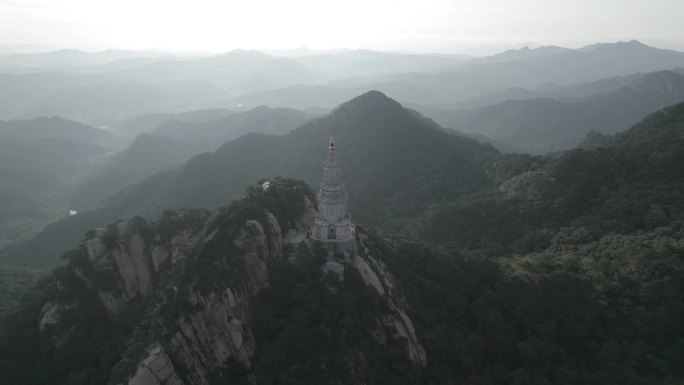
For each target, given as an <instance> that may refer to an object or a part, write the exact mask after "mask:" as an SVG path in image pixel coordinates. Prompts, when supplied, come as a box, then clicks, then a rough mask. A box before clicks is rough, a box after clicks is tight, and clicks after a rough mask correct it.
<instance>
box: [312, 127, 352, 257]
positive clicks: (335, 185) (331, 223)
mask: <svg viewBox="0 0 684 385" xmlns="http://www.w3.org/2000/svg"><path fill="white" fill-rule="evenodd" d="M329 148H330V155H329V156H328V159H327V160H326V161H325V163H324V164H323V165H324V167H323V181H322V182H321V188H320V192H319V193H318V215H317V216H316V218H315V219H314V227H313V233H312V236H313V239H314V240H316V241H320V242H322V243H323V244H324V245H326V246H327V247H328V248H336V249H337V250H339V251H341V252H344V251H347V250H350V249H352V248H353V247H354V235H355V234H354V226H353V225H352V222H351V217H350V215H349V213H348V212H347V198H348V194H347V190H346V187H345V185H344V182H343V181H342V163H341V162H340V161H339V160H337V158H335V139H334V138H333V137H330V146H329Z"/></svg>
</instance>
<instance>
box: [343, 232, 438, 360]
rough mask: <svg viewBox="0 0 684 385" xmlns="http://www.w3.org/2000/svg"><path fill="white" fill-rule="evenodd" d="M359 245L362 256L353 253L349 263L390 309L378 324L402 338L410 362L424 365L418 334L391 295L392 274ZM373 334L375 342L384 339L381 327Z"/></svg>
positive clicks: (392, 286)
mask: <svg viewBox="0 0 684 385" xmlns="http://www.w3.org/2000/svg"><path fill="white" fill-rule="evenodd" d="M360 246H361V247H362V248H364V249H365V251H366V253H365V256H360V255H356V256H354V258H353V259H352V263H351V264H352V266H353V267H354V269H356V270H357V271H358V272H359V274H360V275H361V277H362V278H363V280H364V282H365V283H366V285H368V286H370V287H372V288H374V289H375V290H376V291H377V292H378V294H380V295H381V296H383V297H385V298H386V299H387V302H388V303H389V306H390V309H391V312H390V313H389V314H385V315H384V316H383V317H382V324H383V325H384V326H385V327H386V328H387V329H389V330H390V331H393V333H391V336H392V337H393V338H403V339H405V340H406V342H407V349H408V357H409V360H411V362H413V363H414V364H416V365H420V366H425V365H427V362H428V360H427V354H426V353H425V348H423V345H422V344H421V343H420V341H419V340H418V337H416V331H415V329H414V327H413V322H411V319H410V318H409V317H408V315H407V314H406V311H404V309H403V308H402V306H401V305H402V304H401V303H400V302H399V301H398V300H397V299H396V298H394V296H393V295H392V291H393V289H394V287H395V283H394V278H393V277H392V274H391V273H390V272H389V271H388V270H387V268H386V267H385V265H384V264H383V263H382V262H381V261H379V260H377V259H376V258H373V257H372V256H370V255H369V254H368V249H367V248H365V246H364V245H363V243H362V242H361V243H360ZM374 335H375V337H376V339H377V340H378V342H381V343H384V339H385V338H386V336H385V332H384V331H383V330H382V329H378V330H377V331H376V332H375V333H374Z"/></svg>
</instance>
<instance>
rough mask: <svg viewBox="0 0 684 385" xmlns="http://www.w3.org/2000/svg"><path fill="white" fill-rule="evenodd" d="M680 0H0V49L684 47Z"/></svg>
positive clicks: (683, 8) (683, 1) (683, 11)
mask: <svg viewBox="0 0 684 385" xmlns="http://www.w3.org/2000/svg"><path fill="white" fill-rule="evenodd" d="M682 20H684V0H571V1H569V0H515V1H514V0H508V1H493V0H492V1H488V0H480V1H476V0H468V1H466V0H411V1H405V0H336V1H327V0H244V1H231V0H193V1H188V0H185V1H177V0H107V1H102V0H0V44H47V45H53V46H58V47H69V48H80V49H102V48H136V49H138V48H158V49H164V50H185V51H187V50H192V51H226V50H231V49H235V48H276V49H283V48H295V47H302V46H306V47H309V48H316V49H326V48H341V47H346V48H371V49H381V50H411V51H439V52H471V53H484V52H487V51H490V50H496V49H498V48H503V47H507V46H511V45H516V44H519V43H523V42H528V41H534V42H538V43H541V44H545V45H546V44H556V45H564V46H571V47H574V46H580V45H584V44H588V43H592V42H598V41H602V42H611V41H617V40H629V39H639V40H642V41H643V42H645V43H649V44H653V45H656V46H659V47H665V48H676V49H682V50H684V27H683V26H682V25H683V24H684V22H683V21H682Z"/></svg>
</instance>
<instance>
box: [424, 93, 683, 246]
mask: <svg viewBox="0 0 684 385" xmlns="http://www.w3.org/2000/svg"><path fill="white" fill-rule="evenodd" d="M683 117H684V104H678V105H675V106H672V107H668V108H665V109H664V110H662V111H659V112H656V113H654V114H652V115H650V116H648V117H647V118H646V119H644V120H643V121H642V122H641V123H639V124H637V125H636V126H634V127H632V128H631V129H629V130H627V131H626V132H624V133H621V134H618V135H616V136H615V137H614V138H612V139H606V140H605V141H606V142H607V144H605V145H604V146H599V147H595V148H590V149H575V150H571V151H568V152H565V153H563V154H561V155H559V156H558V157H557V158H544V157H529V156H512V155H511V156H507V157H503V158H501V159H499V160H497V161H496V162H493V163H492V164H491V172H492V175H498V176H496V178H498V179H499V180H500V183H499V185H498V187H497V188H496V189H495V190H494V191H493V192H492V194H491V195H490V196H488V197H487V196H481V197H479V198H477V199H473V200H471V201H469V202H461V203H459V204H449V205H443V206H441V207H433V208H432V209H431V210H430V211H429V212H428V213H427V214H426V215H425V216H423V218H422V220H419V221H418V222H417V223H416V225H415V228H414V229H415V230H416V231H417V234H420V236H421V237H425V238H426V239H431V240H435V241H440V242H454V244H457V245H460V246H462V247H467V248H484V249H490V250H505V251H507V252H508V251H518V252H520V251H529V250H536V249H539V248H545V247H547V246H548V245H549V244H550V243H552V242H553V241H554V240H556V239H562V238H567V237H570V238H573V237H574V238H576V241H577V242H580V241H581V242H580V243H584V242H589V241H592V240H596V239H598V238H599V237H600V236H602V235H604V234H608V233H623V234H627V233H631V232H633V231H638V230H649V231H650V230H653V229H655V228H657V227H659V226H674V223H676V222H677V221H678V220H681V218H682V215H683V214H684V199H683V198H682V196H681V194H680V191H682V188H683V187H684V169H683V168H682V167H683V165H684V162H683V160H684V140H683V138H684V119H683ZM516 163H517V164H518V167H517V169H516V167H515V164H516ZM511 170H515V171H514V172H513V173H511Z"/></svg>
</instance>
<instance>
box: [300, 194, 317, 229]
mask: <svg viewBox="0 0 684 385" xmlns="http://www.w3.org/2000/svg"><path fill="white" fill-rule="evenodd" d="M304 205H305V207H306V211H305V212H304V215H302V216H301V217H300V218H299V220H297V223H296V226H297V232H302V231H304V230H305V229H308V228H309V227H310V226H311V225H312V224H313V222H314V219H316V216H318V212H317V211H316V207H315V206H314V204H313V202H311V199H309V197H307V196H304Z"/></svg>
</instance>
